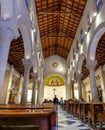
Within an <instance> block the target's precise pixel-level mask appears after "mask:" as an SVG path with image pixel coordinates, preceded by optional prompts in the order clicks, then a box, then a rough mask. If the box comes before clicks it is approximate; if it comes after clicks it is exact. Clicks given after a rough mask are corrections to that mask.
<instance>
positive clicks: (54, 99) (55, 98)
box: [53, 95, 58, 105]
mask: <svg viewBox="0 0 105 130" xmlns="http://www.w3.org/2000/svg"><path fill="white" fill-rule="evenodd" d="M53 103H54V104H55V105H57V104H58V98H57V96H56V95H55V97H54V98H53Z"/></svg>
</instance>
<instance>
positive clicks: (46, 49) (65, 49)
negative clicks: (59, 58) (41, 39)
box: [43, 45, 70, 52]
mask: <svg viewBox="0 0 105 130" xmlns="http://www.w3.org/2000/svg"><path fill="white" fill-rule="evenodd" d="M55 46H56V45H52V46H49V47H48V48H45V49H43V51H55V48H54V49H53V50H50V48H53V47H55ZM57 47H59V48H62V49H63V50H64V51H67V52H69V51H70V50H69V49H67V48H64V47H62V46H60V45H57ZM48 49H49V50H48ZM57 51H58V50H57Z"/></svg>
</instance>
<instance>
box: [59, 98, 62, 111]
mask: <svg viewBox="0 0 105 130" xmlns="http://www.w3.org/2000/svg"><path fill="white" fill-rule="evenodd" d="M59 103H60V110H61V111H62V110H63V98H62V97H61V99H60V102H59Z"/></svg>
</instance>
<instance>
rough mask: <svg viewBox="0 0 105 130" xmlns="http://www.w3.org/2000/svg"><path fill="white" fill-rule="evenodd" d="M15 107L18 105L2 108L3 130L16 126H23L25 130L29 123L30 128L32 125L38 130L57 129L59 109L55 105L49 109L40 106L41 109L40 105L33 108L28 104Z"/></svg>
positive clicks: (1, 124)
mask: <svg viewBox="0 0 105 130" xmlns="http://www.w3.org/2000/svg"><path fill="white" fill-rule="evenodd" d="M0 107H1V106H0ZM15 107H16V108H17V105H16V106H9V107H6V109H5V107H4V109H3V108H2V110H0V126H1V128H2V129H3V130H5V129H7V128H9V127H10V128H11V129H13V130H15V129H16V128H17V129H18V128H19V130H21V127H22V128H23V130H24V129H25V128H26V125H28V126H29V128H30V129H31V128H32V127H33V128H35V129H38V130H55V129H56V127H57V109H56V108H55V107H52V108H51V107H50V109H48V108H47V106H46V107H44V108H43V109H41V108H40V107H39V108H40V109H38V107H37V109H33V108H32V109H31V108H29V107H27V106H23V107H22V106H18V108H17V109H15ZM7 108H8V109H7ZM12 108H13V109H12ZM34 108H35V107H34ZM45 108H47V109H45ZM30 125H31V126H30ZM29 128H27V129H29ZM17 129H16V130H17Z"/></svg>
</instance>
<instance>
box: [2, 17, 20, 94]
mask: <svg viewBox="0 0 105 130" xmlns="http://www.w3.org/2000/svg"><path fill="white" fill-rule="evenodd" d="M18 36H19V35H18V31H17V28H16V23H15V21H13V20H11V19H7V20H3V19H2V18H0V96H1V92H2V85H3V81H4V75H5V71H6V66H7V60H8V54H9V49H10V43H11V41H12V39H15V38H17V37H18Z"/></svg>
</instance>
